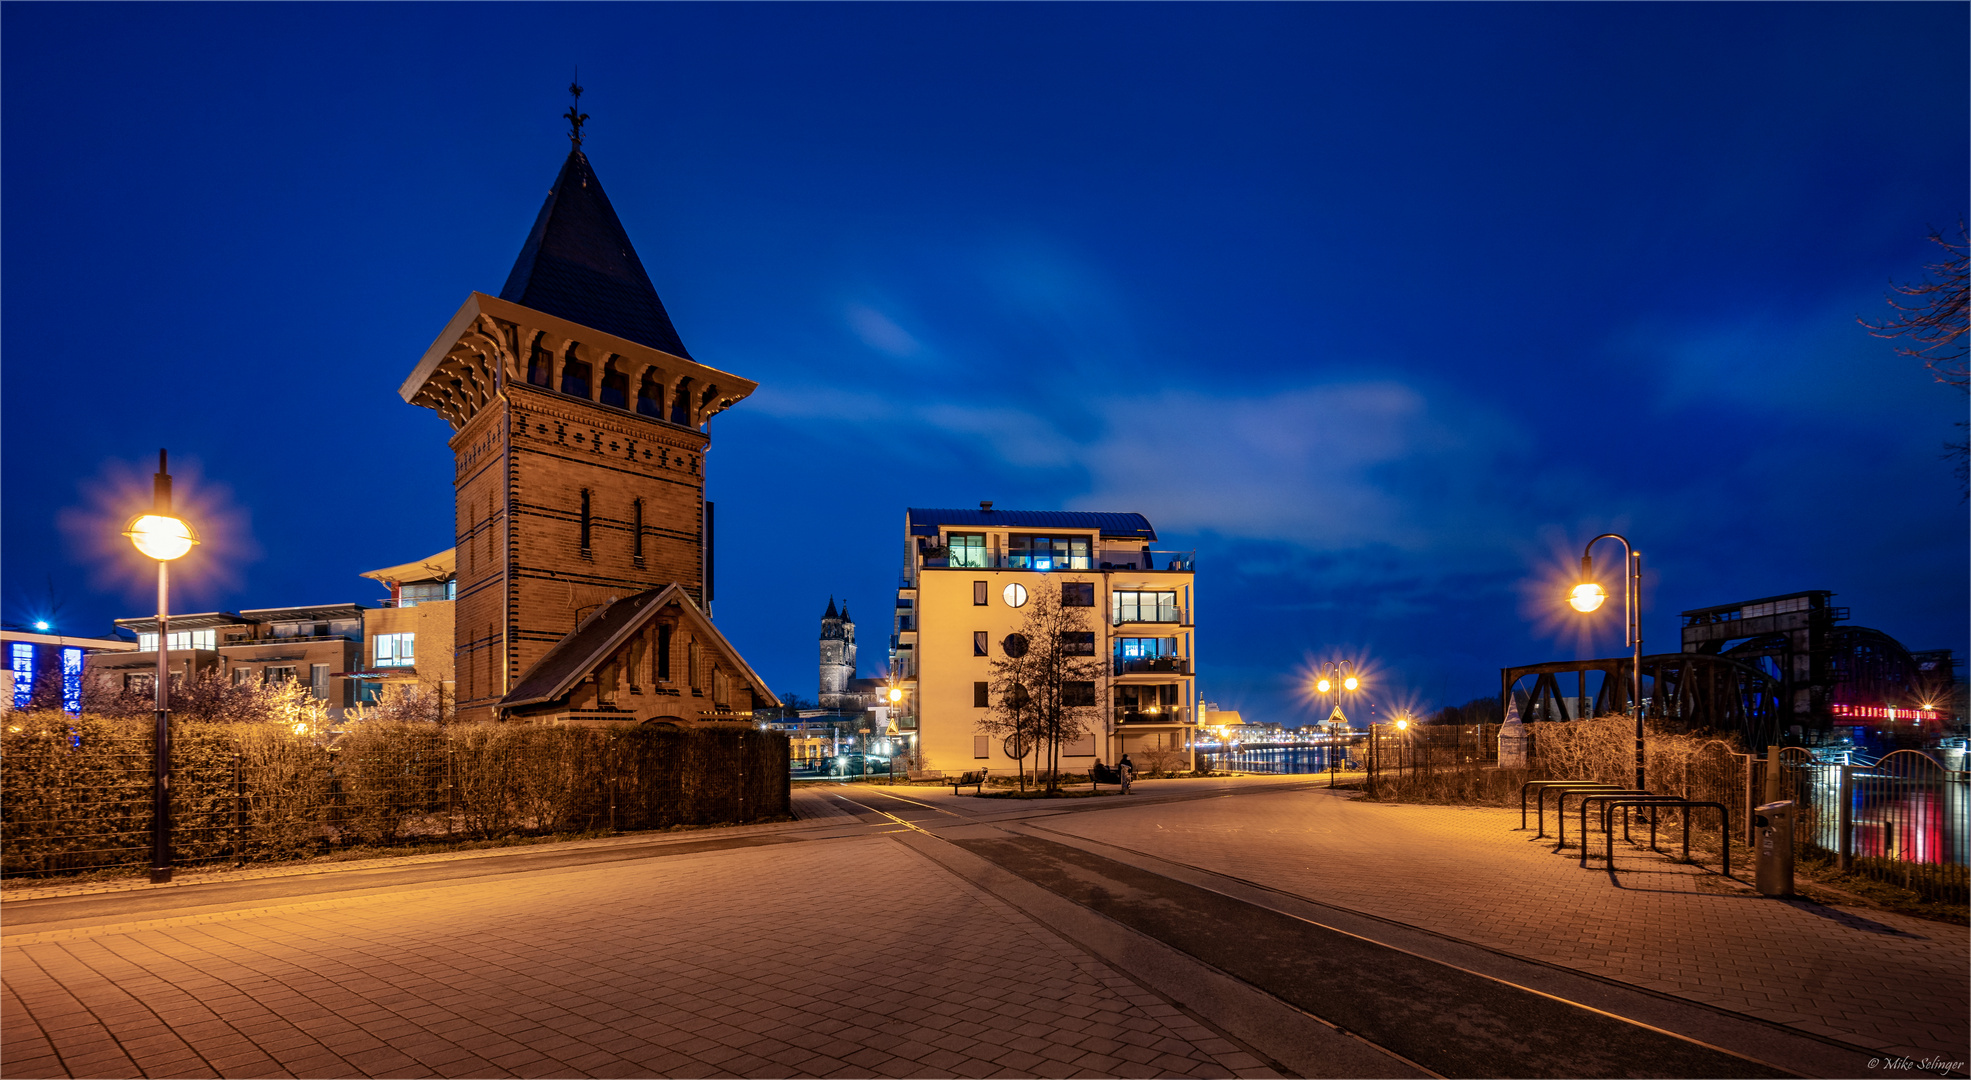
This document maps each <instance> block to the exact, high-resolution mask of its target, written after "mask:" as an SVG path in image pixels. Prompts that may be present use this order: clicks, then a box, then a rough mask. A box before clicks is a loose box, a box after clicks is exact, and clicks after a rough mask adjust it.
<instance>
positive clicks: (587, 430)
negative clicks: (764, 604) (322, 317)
mask: <svg viewBox="0 0 1971 1080" xmlns="http://www.w3.org/2000/svg"><path fill="white" fill-rule="evenodd" d="M571 140H572V141H573V142H574V143H575V145H574V148H573V149H571V150H570V151H569V154H568V157H567V159H566V160H565V161H564V162H563V163H562V166H561V172H560V175H559V176H557V177H556V178H555V181H554V187H553V189H552V190H551V191H550V192H549V194H548V197H547V201H546V202H545V203H544V204H543V205H542V207H541V211H540V214H539V216H538V217H537V218H536V219H535V221H534V227H533V230H532V231H531V232H530V233H529V234H528V236H527V241H526V243H525V245H524V246H523V247H522V248H521V251H520V256H519V258H518V259H516V260H515V262H514V264H513V270H512V272H511V273H510V274H509V275H508V276H507V280H506V285H505V286H504V287H503V288H502V289H501V290H500V293H499V295H498V296H489V295H487V294H485V293H480V292H474V293H471V294H470V295H468V296H467V297H466V300H465V303H464V304H463V305H462V306H461V307H460V308H459V309H458V311H457V313H456V314H454V315H453V316H452V319H451V321H450V322H449V323H448V324H447V325H446V326H445V329H444V330H443V331H442V332H441V333H440V334H439V335H438V338H437V340H436V341H434V342H433V343H432V345H431V348H430V349H429V350H427V351H426V352H425V354H424V357H423V358H422V359H421V360H420V361H419V362H418V364H417V366H416V368H415V369H414V370H413V371H412V372H411V374H410V377H409V378H407V379H405V380H404V383H403V385H402V386H401V387H400V388H399V394H400V395H401V396H402V397H403V399H404V400H405V401H406V402H409V403H410V404H413V405H418V406H421V407H423V408H428V409H431V410H433V411H434V412H436V413H438V414H439V415H440V416H442V417H444V418H445V420H446V422H447V423H449V424H450V425H451V428H452V432H453V434H452V437H451V440H450V446H451V450H452V454H453V460H454V465H455V473H454V478H453V492H454V504H455V510H456V530H457V532H456V536H457V547H456V565H457V586H456V596H457V600H456V618H455V630H454V648H455V652H456V659H455V666H454V674H455V678H456V681H457V687H458V689H457V700H458V716H459V719H461V720H467V721H471V720H490V719H498V718H502V717H506V716H510V715H511V716H526V717H529V718H535V719H540V718H551V717H572V716H573V712H581V711H584V710H587V711H590V712H594V711H597V710H589V709H587V706H586V705H579V703H580V702H581V701H583V700H584V699H583V697H582V693H581V692H577V691H575V690H572V689H570V687H573V686H575V685H577V684H582V685H587V684H586V683H584V680H592V679H594V678H597V677H600V676H602V675H603V674H604V672H605V671H606V670H613V669H611V668H610V665H611V664H614V663H616V662H617V661H615V660H613V659H611V657H612V656H613V655H614V654H613V653H608V652H607V650H604V651H602V652H598V651H596V648H597V647H599V646H596V642H595V641H594V640H593V635H592V634H591V635H587V636H584V635H583V634H582V631H583V630H585V629H588V628H592V627H594V626H596V625H597V624H596V623H595V622H592V621H591V619H592V617H594V616H596V615H597V614H598V612H602V611H604V610H605V609H615V610H616V611H617V614H616V615H611V616H609V617H608V618H607V619H605V620H604V622H606V623H608V624H609V625H614V623H613V621H611V620H614V619H616V618H618V617H626V616H624V614H623V613H624V612H626V611H627V610H628V609H620V608H617V605H619V604H622V603H627V602H629V601H631V600H632V599H634V598H636V597H639V596H655V595H659V594H664V595H667V596H669V597H671V599H668V600H666V601H665V604H666V605H667V606H671V607H675V608H677V610H678V611H679V612H683V611H684V610H685V609H687V608H688V609H689V610H690V611H691V612H692V613H694V614H692V615H689V616H686V615H683V614H679V615H677V616H676V617H675V618H676V620H677V622H678V625H683V624H684V623H689V622H691V621H692V620H694V619H696V620H700V621H705V626H706V627H709V625H710V624H709V621H707V619H708V613H709V612H710V610H711V603H712V599H713V594H714V578H713V561H712V537H713V514H712V504H711V503H709V502H707V501H706V500H705V455H706V452H707V450H708V449H709V448H710V445H711V436H710V435H709V434H708V433H707V430H706V428H707V423H708V421H710V419H711V418H712V417H713V416H714V415H716V414H718V413H719V412H721V411H723V410H724V409H726V408H728V407H730V406H731V405H732V404H733V403H735V402H737V401H739V400H741V399H743V398H745V397H746V396H747V395H748V394H751V393H752V392H753V390H754V389H755V388H756V384H755V383H753V382H752V381H751V380H749V379H743V378H740V377H739V376H737V375H734V374H732V373H730V372H725V371H720V370H718V369H717V368H713V367H709V366H707V365H705V364H702V363H699V362H698V361H697V360H695V359H693V358H692V356H691V354H690V353H689V352H688V351H687V350H686V349H685V346H684V342H683V341H682V340H681V339H680V338H679V336H678V333H677V329H676V328H675V327H674V326H673V325H672V324H671V319H670V315H669V313H668V312H666V311H665V309H664V304H663V302H662V301H661V300H660V299H658V296H657V291H656V289H655V288H654V287H653V286H652V285H651V283H650V276H649V275H648V274H647V273H646V272H645V270H644V267H643V263H642V261H641V260H640V259H638V257H637V253H636V249H635V248H634V247H633V246H632V245H631V243H630V239H629V236H628V235H627V234H626V233H625V232H624V229H623V225H622V222H621V221H620V220H618V218H617V216H616V211H615V209H614V208H613V207H612V206H611V205H610V202H609V198H608V196H607V195H605V194H603V190H602V182H601V181H600V180H599V179H597V177H596V174H595V170H594V169H593V168H592V167H591V166H590V164H589V159H588V157H587V155H586V154H584V153H583V151H582V148H581V142H580V138H579V133H571ZM672 586H675V591H672V592H669V593H666V592H665V590H667V589H669V588H670V587H672ZM680 598H681V599H682V600H683V601H688V603H683V604H680ZM646 603H647V602H646ZM637 610H638V611H639V612H641V611H642V605H641V604H639V605H638V607H637ZM576 638H580V641H579V642H575V639H576ZM711 640H712V638H711V635H706V636H704V637H703V639H702V642H703V645H702V647H705V648H712V644H711ZM720 641H721V642H722V641H723V639H720ZM571 642H572V644H571ZM592 646H596V647H592ZM720 647H721V648H724V649H726V650H727V651H728V652H729V651H730V647H729V646H725V645H721V646H720ZM551 657H552V663H550V658H551ZM729 660H730V664H729V666H728V667H726V668H724V669H723V670H725V671H726V672H727V677H728V678H730V677H734V676H733V675H732V673H733V672H736V671H738V670H740V669H742V668H744V664H743V663H739V662H738V658H737V656H736V654H735V655H732V656H730V657H729ZM570 664H575V665H576V666H578V667H579V666H581V665H584V664H587V665H590V667H588V668H586V669H584V670H583V671H580V672H576V671H574V670H573V669H571V668H569V667H568V665H570ZM544 665H546V666H544ZM570 679H573V680H574V682H572V683H571V682H569V681H568V680H570ZM564 684H566V685H565V686H564ZM625 685H627V684H625ZM523 687H525V690H524V692H523V690H522V688H523ZM697 689H700V690H701V691H706V692H709V691H711V690H713V689H714V688H713V687H712V686H710V685H707V686H704V687H699V688H697ZM756 689H757V693H756V694H755V697H756V699H758V700H760V701H761V702H762V703H770V702H774V701H775V700H776V699H774V698H773V696H772V695H771V694H770V693H767V692H766V690H765V687H764V686H758V687H757V688H756ZM749 692H751V691H750V690H749ZM516 695H517V696H516ZM570 695H573V696H570ZM564 699H565V703H566V704H567V708H565V709H564V708H563V707H562V706H560V705H553V706H550V705H549V703H550V702H553V701H564ZM736 700H737V699H736V698H735V699H734V701H735V702H736ZM705 704H706V705H707V706H708V707H710V706H712V702H711V701H709V700H707V701H706V702H705ZM544 710H545V711H544ZM570 710H573V712H571V711H570ZM605 711H606V710H605ZM741 711H743V710H741ZM630 713H637V714H639V715H640V713H638V711H637V710H630V711H629V713H625V714H622V715H623V716H624V717H625V718H627V716H628V715H629V714H630ZM612 715H615V714H612ZM745 715H746V716H748V717H750V712H745ZM710 718H720V719H722V718H723V713H722V711H721V710H720V709H718V708H710V711H709V712H705V713H701V714H697V715H687V716H684V717H682V719H684V720H686V721H691V722H696V721H697V720H698V719H710Z"/></svg>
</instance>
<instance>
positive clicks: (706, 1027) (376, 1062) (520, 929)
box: [0, 836, 1271, 1078]
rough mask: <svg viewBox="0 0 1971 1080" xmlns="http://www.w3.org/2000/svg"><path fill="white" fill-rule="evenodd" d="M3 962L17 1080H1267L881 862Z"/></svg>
mask: <svg viewBox="0 0 1971 1080" xmlns="http://www.w3.org/2000/svg"><path fill="white" fill-rule="evenodd" d="M0 952H3V953H4V963H5V966H4V990H5V994H4V999H3V1000H0V1020H3V1021H4V1031H0V1048H3V1049H0V1072H4V1073H5V1075H6V1076H8V1077H10V1078H14V1077H39V1076H65V1075H66V1076H92V1077H121V1076H173V1077H178V1076H185V1077H190V1076H229V1077H230V1076H243V1077H244V1076H252V1077H261V1076H269V1077H271V1076H305V1077H345V1076H967V1077H972V1076H995V1075H996V1076H1048V1077H1066V1076H1150V1075H1156V1076H1232V1075H1242V1076H1258V1075H1271V1074H1270V1073H1267V1072H1266V1071H1264V1070H1263V1069H1259V1068H1258V1067H1257V1066H1258V1064H1259V1063H1258V1062H1257V1061H1256V1060H1254V1059H1253V1058H1251V1057H1249V1056H1247V1055H1245V1054H1244V1053H1242V1052H1241V1050H1240V1048H1239V1047H1238V1046H1236V1045H1234V1044H1232V1043H1230V1042H1229V1041H1227V1040H1225V1039H1223V1038H1220V1037H1218V1036H1216V1035H1215V1034H1214V1033H1212V1032H1211V1031H1209V1030H1208V1029H1206V1028H1204V1027H1202V1026H1201V1025H1199V1024H1197V1023H1196V1022H1194V1021H1192V1020H1191V1019H1189V1018H1188V1017H1187V1016H1185V1015H1184V1014H1183V1013H1181V1012H1180V1011H1178V1010H1176V1009H1174V1008H1172V1007H1171V1006H1170V1005H1168V1004H1167V1003H1166V1002H1165V1001H1164V1000H1163V999H1162V998H1160V997H1158V996H1157V995H1155V994H1153V993H1150V992H1148V991H1146V990H1144V989H1143V988H1142V987H1141V986H1139V985H1138V984H1137V983H1135V982H1133V981H1131V980H1130V979H1128V978H1126V977H1124V976H1122V975H1120V974H1118V973H1117V972H1116V971H1114V970H1113V969H1111V968H1109V967H1107V966H1106V965H1104V964H1102V963H1100V962H1098V961H1096V960H1094V959H1092V958H1091V957H1089V956H1088V955H1087V954H1085V953H1083V952H1082V951H1081V950H1079V949H1077V948H1075V947H1073V946H1071V945H1068V944H1067V943H1065V942H1063V941H1061V940H1060V939H1059V938H1057V937H1055V936H1053V935H1051V934H1049V933H1047V932H1045V931H1043V930H1041V929H1039V928H1037V927H1035V926H1034V925H1032V923H1031V922H1030V921H1029V920H1027V919H1025V918H1024V917H1023V916H1021V915H1019V914H1018V913H1016V912H1014V911H1013V910H1012V909H1010V908H1008V907H1006V906H1005V905H1004V904H1003V903H1002V902H1000V901H999V900H997V899H996V898H993V897H991V896H989V895H987V894H984V893H982V892H980V891H978V890H976V889H975V888H973V887H972V886H970V885H968V884H966V883H964V882H962V881H960V880H958V879H957V878H955V877H953V876H951V875H949V874H947V873H945V872H943V871H942V870H940V869H939V868H937V867H935V866H933V865H931V864H929V863H927V862H925V861H924V860H923V859H921V858H920V857H919V856H917V855H915V854H913V853H911V852H909V851H908V850H906V849H905V848H904V847H903V846H901V845H899V844H897V843H896V842H894V841H893V840H890V839H888V838H884V837H878V836H871V837H868V838H851V839H846V840H841V841H834V842H817V843H812V844H797V845H777V846H775V847H772V848H749V849H743V850H732V851H724V852H718V853H710V854H695V855H681V856H675V857H670V858H664V859H651V860H636V861H630V862H618V863H611V864H609V865H608V866H606V867H592V868H591V867H585V868H582V869H579V870H563V871H546V872H537V873H529V874H515V875H506V876H499V877H492V878H475V879H472V880H471V881H470V882H468V883H465V884H460V885H455V886H448V887H443V888H430V887H419V888H415V889H412V890H401V891H393V892H388V893H383V894H372V895H365V896H358V897H345V898H337V899H330V900H320V901H313V902H300V903H290V904H284V905H283V906H280V907H276V908H262V909H259V910H255V911H247V912H229V913H221V914H214V915H201V916H191V917H186V918H181V919H175V920H160V921H155V922H151V923H148V924H144V925H140V926H125V927H121V928H109V929H103V928H96V929H92V930H73V929H70V930H58V931H52V932H48V933H43V934H27V935H21V936H17V937H13V938H9V939H8V941H7V943H6V947H5V948H4V950H0Z"/></svg>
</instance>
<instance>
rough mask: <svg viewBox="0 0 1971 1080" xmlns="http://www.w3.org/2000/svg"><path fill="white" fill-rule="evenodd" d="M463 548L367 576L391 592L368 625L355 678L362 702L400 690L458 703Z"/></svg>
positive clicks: (374, 699)
mask: <svg viewBox="0 0 1971 1080" xmlns="http://www.w3.org/2000/svg"><path fill="white" fill-rule="evenodd" d="M458 564H459V556H458V549H457V548H446V549H445V550H444V551H441V552H438V553H437V554H435V555H430V556H427V557H425V558H423V559H419V560H418V561H417V562H410V563H405V564H403V565H402V566H386V567H384V568H383V569H381V570H370V571H366V572H365V573H364V574H363V575H362V576H363V577H366V578H369V579H370V580H372V581H376V582H381V583H382V584H383V585H384V586H385V587H386V588H388V589H389V590H390V596H389V597H388V598H386V599H385V600H384V601H383V604H382V607H380V608H379V609H378V610H375V611H372V612H370V613H369V616H368V617H367V618H366V619H364V620H363V631H364V633H363V638H364V640H363V655H362V665H363V666H362V667H361V668H360V670H358V671H356V672H354V673H352V674H353V677H354V678H355V679H356V683H357V689H356V697H357V700H358V701H361V702H364V703H369V702H373V701H378V700H383V699H384V698H386V697H387V696H388V695H389V694H390V693H393V692H395V691H396V690H398V689H400V688H407V689H412V690H415V691H416V692H417V693H432V694H443V695H444V700H445V701H456V700H457V699H458V691H457V687H456V677H455V675H454V674H453V670H454V669H453V659H452V656H453V653H452V635H453V634H454V633H455V632H456V631H455V626H456V623H457V618H456V611H455V609H456V608H457V606H458V603H457V600H458V580H457V579H458Z"/></svg>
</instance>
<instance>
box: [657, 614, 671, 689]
mask: <svg viewBox="0 0 1971 1080" xmlns="http://www.w3.org/2000/svg"><path fill="white" fill-rule="evenodd" d="M657 681H658V682H660V683H666V682H670V681H671V627H670V626H669V625H668V624H664V623H659V624H658V626H657Z"/></svg>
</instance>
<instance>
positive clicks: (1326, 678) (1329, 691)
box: [1314, 660, 1375, 787]
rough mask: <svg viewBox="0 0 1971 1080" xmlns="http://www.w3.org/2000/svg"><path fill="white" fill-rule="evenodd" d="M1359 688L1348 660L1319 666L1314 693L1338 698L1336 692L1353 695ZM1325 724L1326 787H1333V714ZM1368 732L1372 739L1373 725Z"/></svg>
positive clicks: (1335, 766)
mask: <svg viewBox="0 0 1971 1080" xmlns="http://www.w3.org/2000/svg"><path fill="white" fill-rule="evenodd" d="M1361 687H1362V680H1361V678H1360V676H1358V675H1357V674H1356V673H1355V664H1354V663H1353V662H1352V661H1348V660H1331V661H1329V662H1328V663H1326V664H1323V665H1322V666H1321V675H1320V677H1319V678H1318V679H1316V680H1315V681H1314V690H1315V692H1316V693H1319V694H1324V695H1327V696H1329V697H1335V696H1338V695H1337V691H1338V690H1346V691H1347V692H1349V693H1351V694H1353V693H1354V692H1355V691H1357V690H1359V689H1361ZM1340 707H1341V703H1340V702H1339V701H1336V702H1335V708H1337V709H1338V708H1340ZM1326 724H1327V728H1328V786H1329V787H1333V786H1335V772H1336V770H1337V769H1338V768H1339V767H1340V760H1339V759H1338V758H1337V757H1336V756H1335V739H1336V737H1337V728H1336V726H1335V718H1334V713H1333V712H1330V713H1329V714H1328V718H1327V720H1326ZM1369 731H1370V735H1371V738H1373V737H1374V732H1375V725H1373V724H1371V725H1369Z"/></svg>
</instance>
